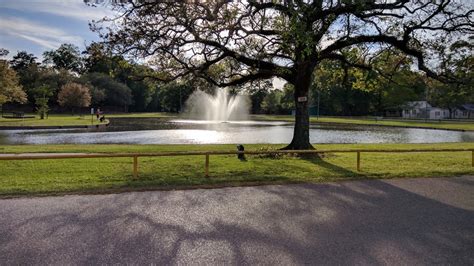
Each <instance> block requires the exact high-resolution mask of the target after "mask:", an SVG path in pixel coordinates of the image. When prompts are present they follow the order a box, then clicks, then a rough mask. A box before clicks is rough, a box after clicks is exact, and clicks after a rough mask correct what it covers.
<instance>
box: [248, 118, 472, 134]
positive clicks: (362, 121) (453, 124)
mask: <svg viewBox="0 0 474 266" xmlns="http://www.w3.org/2000/svg"><path fill="white" fill-rule="evenodd" d="M252 118H253V119H256V120H275V121H294V117H293V116H291V115H253V116H252ZM310 120H311V123H340V124H357V125H378V126H401V127H427V128H439V129H456V130H469V131H474V123H473V122H462V121H461V122H460V121H427V122H425V121H423V120H420V121H405V120H387V119H386V120H375V119H373V118H372V119H371V118H345V117H320V118H319V119H318V118H317V117H311V118H310Z"/></svg>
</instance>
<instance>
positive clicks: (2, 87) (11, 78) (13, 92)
mask: <svg viewBox="0 0 474 266" xmlns="http://www.w3.org/2000/svg"><path fill="white" fill-rule="evenodd" d="M26 100H27V99H26V93H25V92H24V91H23V89H22V87H21V85H20V84H19V80H18V76H17V75H16V72H15V70H13V69H12V68H10V67H9V65H8V62H7V61H6V60H0V110H2V106H3V104H5V103H8V102H18V103H25V102H26Z"/></svg>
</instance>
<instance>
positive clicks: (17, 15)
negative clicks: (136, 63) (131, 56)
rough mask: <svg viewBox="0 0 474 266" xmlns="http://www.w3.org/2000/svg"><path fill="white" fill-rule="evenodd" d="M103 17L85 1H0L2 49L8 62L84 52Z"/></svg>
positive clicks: (280, 83) (278, 83)
mask: <svg viewBox="0 0 474 266" xmlns="http://www.w3.org/2000/svg"><path fill="white" fill-rule="evenodd" d="M104 16H109V17H113V13H112V11H111V10H110V9H109V8H107V7H104V6H97V7H91V6H87V5H86V4H84V2H83V0H0V48H5V49H7V50H8V51H9V52H10V53H9V54H8V56H7V57H6V59H8V60H10V59H11V58H12V57H13V56H14V55H16V54H17V52H18V51H27V52H28V53H32V54H34V55H35V56H36V57H37V58H38V59H39V61H42V60H43V56H42V54H43V52H45V51H49V50H54V49H57V48H58V47H59V46H60V45H61V44H63V43H72V44H74V45H76V46H78V47H79V49H80V50H81V51H82V50H84V49H85V47H86V46H87V45H88V44H90V43H91V42H93V41H98V40H99V37H98V34H97V33H95V32H92V31H90V29H89V22H90V21H92V20H99V19H101V18H103V17H104ZM272 82H273V86H274V87H275V88H280V89H281V88H282V87H283V85H284V83H285V82H284V81H283V80H281V79H278V78H274V79H273V80H272Z"/></svg>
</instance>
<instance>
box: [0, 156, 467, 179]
mask: <svg viewBox="0 0 474 266" xmlns="http://www.w3.org/2000/svg"><path fill="white" fill-rule="evenodd" d="M351 152H352V153H356V154H357V171H360V162H361V153H363V152H364V153H410V152H470V153H471V156H472V162H471V164H472V167H474V149H393V150H387V149H380V150H375V149H357V150H274V151H192V152H158V153H77V154H73V153H68V154H54V153H51V154H45V153H41V154H33V153H31V154H2V155H0V161H2V160H3V161H7V160H47V159H78V158H123V157H128V158H133V176H134V177H138V157H163V156H198V155H203V156H205V172H204V173H205V176H206V177H209V157H210V155H237V154H323V153H351Z"/></svg>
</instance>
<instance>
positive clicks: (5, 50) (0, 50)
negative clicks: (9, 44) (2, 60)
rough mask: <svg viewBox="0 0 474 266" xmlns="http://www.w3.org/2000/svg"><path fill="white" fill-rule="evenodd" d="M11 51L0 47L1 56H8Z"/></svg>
mask: <svg viewBox="0 0 474 266" xmlns="http://www.w3.org/2000/svg"><path fill="white" fill-rule="evenodd" d="M9 53H10V51H8V50H7V49H5V48H1V47H0V57H4V56H7V55H8V54H9Z"/></svg>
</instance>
